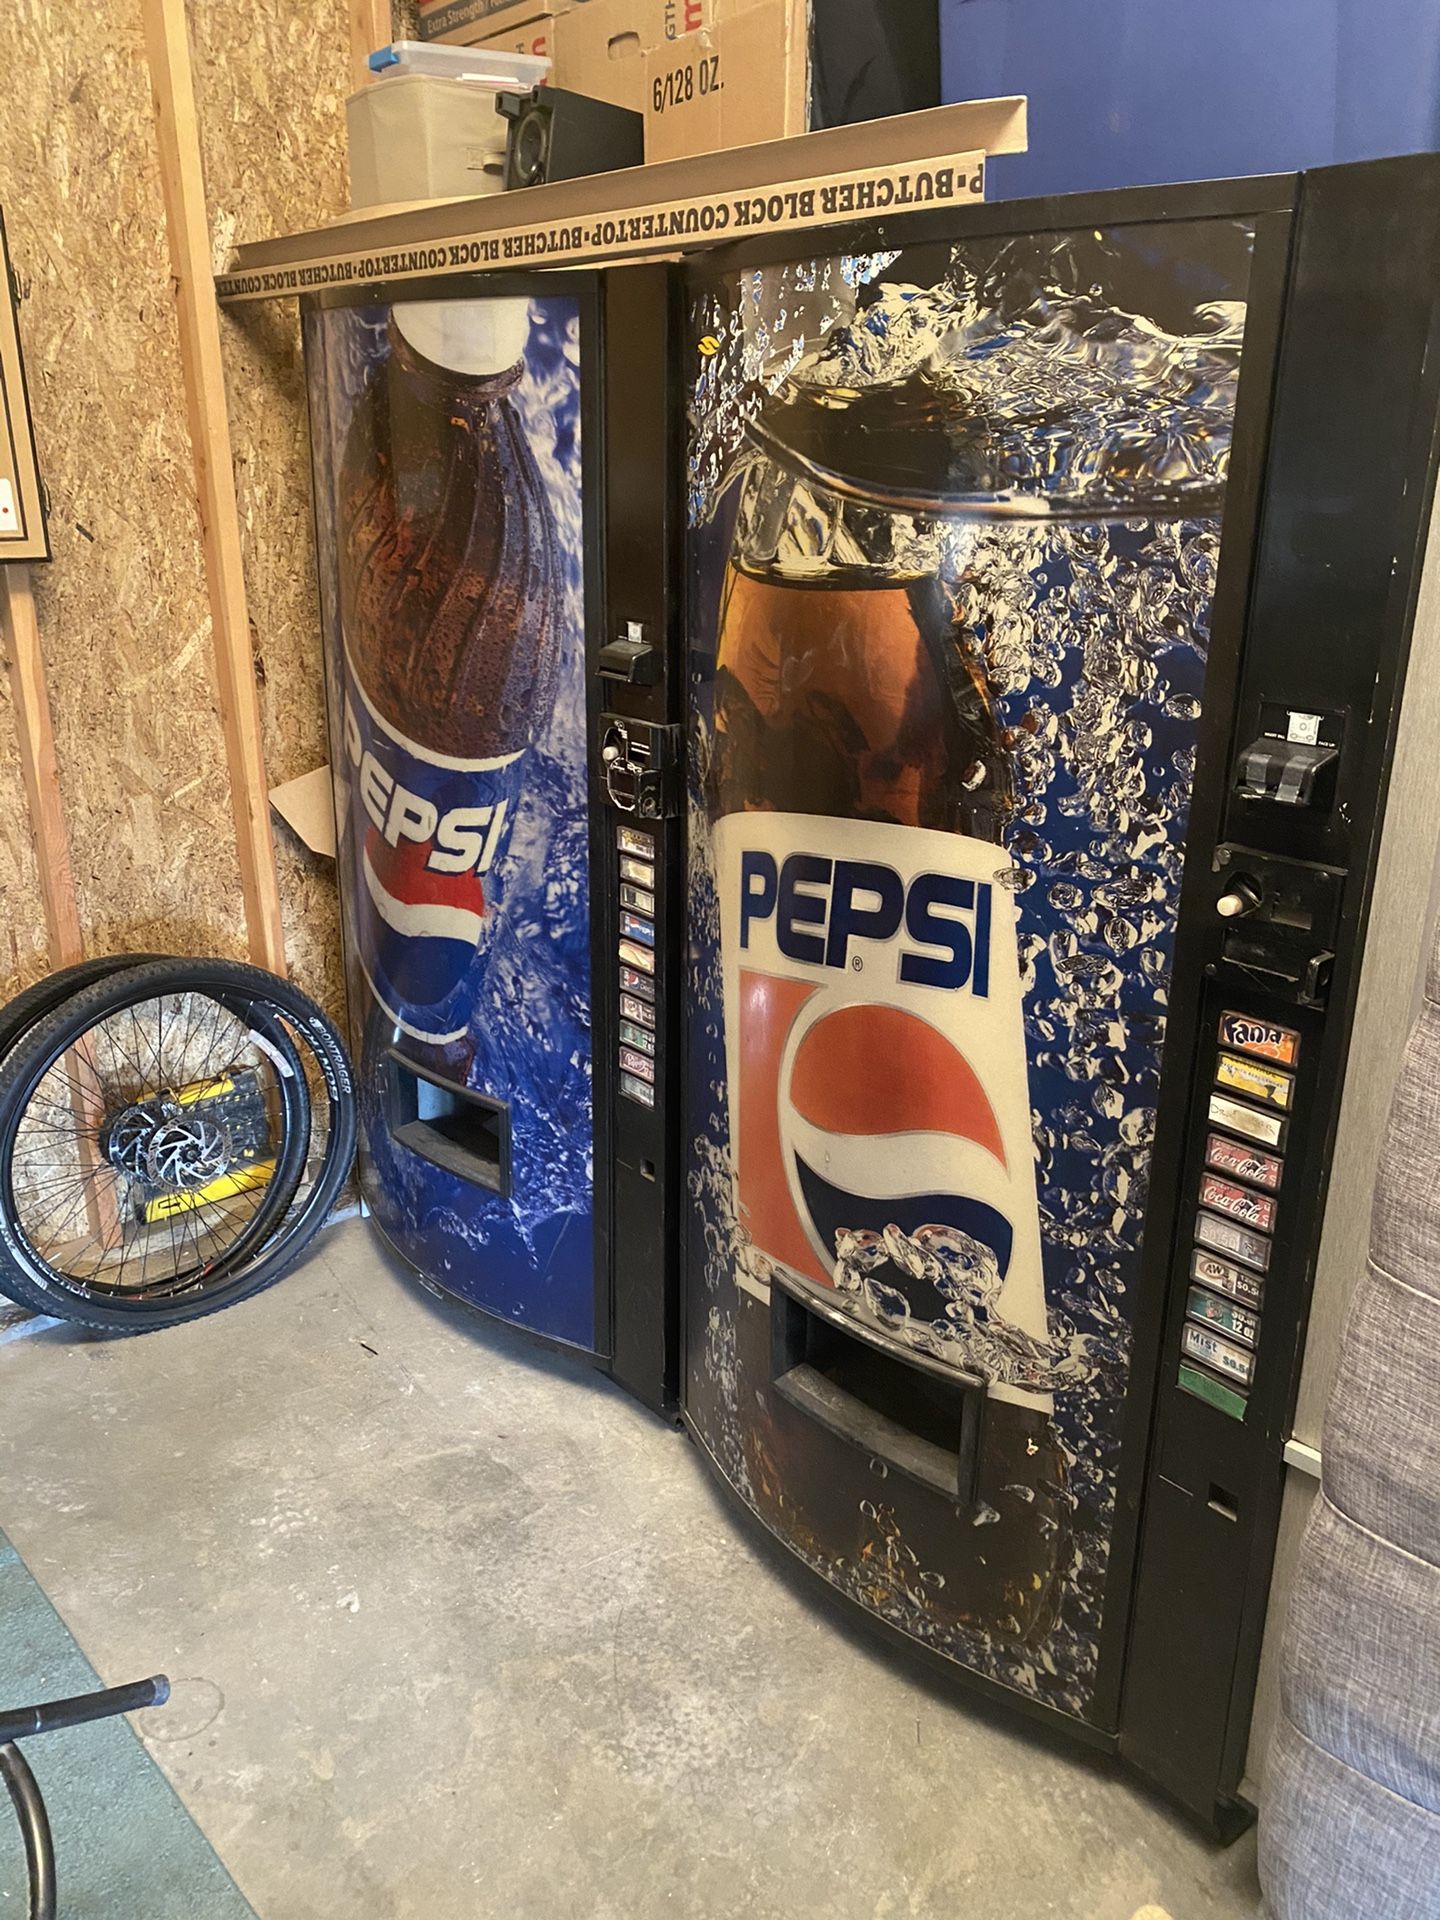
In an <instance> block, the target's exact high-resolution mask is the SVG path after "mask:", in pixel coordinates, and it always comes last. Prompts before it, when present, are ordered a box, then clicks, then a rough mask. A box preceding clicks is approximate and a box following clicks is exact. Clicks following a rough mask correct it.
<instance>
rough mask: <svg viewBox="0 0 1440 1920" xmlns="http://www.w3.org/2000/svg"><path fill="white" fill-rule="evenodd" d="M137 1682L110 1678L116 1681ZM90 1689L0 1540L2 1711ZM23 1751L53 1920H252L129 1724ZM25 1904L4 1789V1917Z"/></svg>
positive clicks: (54, 1618) (108, 1724)
mask: <svg viewBox="0 0 1440 1920" xmlns="http://www.w3.org/2000/svg"><path fill="white" fill-rule="evenodd" d="M157 1664H159V1663H157ZM141 1678H143V1675H141V1674H139V1673H117V1674H111V1675H108V1676H107V1679H108V1681H110V1682H112V1683H116V1684H118V1683H119V1682H121V1681H126V1680H138V1679H141ZM97 1684H99V1683H98V1680H97V1677H96V1674H95V1672H94V1670H93V1669H92V1668H91V1666H90V1663H89V1662H88V1661H87V1660H86V1658H85V1656H84V1654H83V1653H81V1651H80V1649H79V1647H77V1646H76V1644H75V1642H74V1641H73V1640H72V1639H71V1637H70V1635H69V1633H68V1632H67V1631H66V1628H65V1623H64V1622H63V1621H62V1620H61V1618H60V1616H59V1614H58V1613H56V1611H55V1609H54V1608H53V1607H52V1606H51V1605H50V1602H49V1601H48V1600H47V1599H46V1598H45V1595H44V1594H43V1593H42V1592H41V1591H40V1589H39V1587H38V1586H36V1584H35V1582H34V1580H32V1579H31V1577H30V1575H29V1573H28V1572H27V1571H26V1568H25V1565H24V1563H23V1561H22V1560H21V1559H20V1556H19V1555H18V1554H17V1553H16V1551H15V1549H14V1548H13V1547H12V1546H11V1545H10V1542H9V1541H8V1540H7V1539H6V1538H5V1536H4V1534H3V1533H0V1706H20V1705H25V1704H28V1703H29V1702H31V1701H35V1700H50V1699H55V1698H60V1697H63V1696H64V1695H66V1694H72V1693H84V1692H85V1691H86V1690H87V1688H90V1687H93V1686H96V1685H97ZM162 1711H163V1709H162ZM22 1751H23V1752H24V1754H25V1757H26V1759H27V1760H28V1761H29V1762H30V1765H31V1767H32V1768H33V1769H34V1772H35V1777H36V1779H37V1780H38V1781H39V1782H40V1787H41V1791H42V1792H43V1793H44V1795H45V1803H46V1806H47V1807H48V1809H49V1813H50V1825H51V1828H52V1830H53V1832H54V1835H55V1852H56V1856H57V1859H58V1883H59V1891H60V1902H59V1905H60V1920H122V1916H123V1920H141V1916H143V1917H144V1920H255V1913H254V1909H253V1908H252V1907H251V1906H250V1904H249V1902H248V1901H247V1900H245V1899H244V1898H242V1896H241V1894H240V1892H239V1890H238V1889H237V1887H236V1885H235V1883H234V1881H233V1880H232V1879H231V1878H230V1876H229V1874H228V1873H227V1872H226V1871H225V1869H224V1867H222V1866H221V1864H220V1861H219V1859H218V1858H217V1856H216V1854H215V1852H214V1850H213V1849H212V1847H211V1846H210V1843H209V1841H208V1840H206V1838H205V1836H204V1834H203V1833H201V1831H200V1829H199V1828H198V1827H197V1826H196V1825H195V1822H194V1821H193V1820H192V1819H191V1818H190V1816H189V1814H188V1813H187V1812H186V1811H185V1809H184V1807H183V1806H182V1805H181V1804H180V1802H179V1800H178V1799H177V1798H176V1797H175V1793H174V1790H173V1789H172V1788H171V1786H170V1783H169V1781H168V1780H166V1778H165V1776H164V1774H163V1773H161V1771H160V1769H159V1768H158V1767H157V1766H156V1765H155V1763H154V1761H153V1760H152V1759H151V1758H150V1756H149V1754H147V1753H146V1751H145V1749H144V1747H143V1746H142V1745H141V1743H140V1741H139V1739H138V1738H137V1736H136V1735H135V1734H134V1733H133V1732H132V1730H131V1728H130V1725H129V1723H128V1722H127V1721H125V1720H106V1721H102V1722H100V1723H98V1724H96V1725H93V1726H88V1727H72V1728H69V1729H67V1730H66V1731H65V1732H63V1733H50V1734H46V1735H44V1736H43V1737H42V1738H40V1739H35V1740H28V1741H26V1742H25V1743H24V1744H23V1747H22ZM25 1902H26V1879H25V1861H24V1854H23V1852H22V1850H21V1845H20V1830H19V1828H18V1827H17V1826H16V1824H15V1820H14V1817H13V1815H12V1814H11V1812H10V1803H9V1800H8V1798H7V1797H6V1796H5V1794H4V1792H3V1789H0V1916H5V1915H9V1914H14V1915H16V1916H17V1920H18V1917H19V1916H20V1915H22V1914H24V1913H25V1912H26V1910H27V1909H26V1904H25Z"/></svg>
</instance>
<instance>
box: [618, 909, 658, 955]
mask: <svg viewBox="0 0 1440 1920" xmlns="http://www.w3.org/2000/svg"><path fill="white" fill-rule="evenodd" d="M620 931H621V933H623V934H624V935H625V938H626V939H627V940H640V941H643V942H644V944H645V945H646V946H647V947H653V946H654V944H655V922H654V921H653V920H642V919H641V918H640V916H639V915H638V914H634V913H622V914H621V916H620Z"/></svg>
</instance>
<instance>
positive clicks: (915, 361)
mask: <svg viewBox="0 0 1440 1920" xmlns="http://www.w3.org/2000/svg"><path fill="white" fill-rule="evenodd" d="M1247 193H1248V194H1249V197H1248V198H1247V197H1246V196H1247ZM1283 205H1284V201H1283V199H1281V198H1280V196H1279V194H1278V192H1277V190H1276V188H1275V185H1274V183H1259V184H1258V185H1255V186H1251V187H1250V188H1248V189H1247V188H1245V187H1243V186H1242V187H1241V189H1240V190H1239V191H1238V192H1237V193H1236V194H1235V195H1233V196H1232V198H1231V200H1230V201H1229V202H1228V203H1227V201H1226V200H1225V198H1224V196H1223V195H1222V194H1218V193H1212V194H1209V195H1206V194H1205V193H1203V192H1198V191H1197V192H1196V193H1195V194H1192V195H1191V197H1190V203H1189V211H1188V217H1174V216H1176V215H1177V214H1186V213H1187V209H1186V205H1185V201H1184V193H1183V190H1182V192H1181V193H1180V194H1178V195H1175V196H1172V197H1171V198H1170V200H1169V201H1168V202H1167V203H1166V205H1165V206H1164V207H1163V208H1162V207H1159V206H1157V204H1156V203H1155V202H1154V201H1153V200H1152V201H1151V202H1150V203H1149V206H1148V208H1147V206H1146V203H1145V201H1144V200H1143V198H1142V197H1141V196H1129V197H1127V198H1126V199H1125V201H1124V203H1123V205H1119V206H1115V207H1112V208H1110V209H1105V207H1104V203H1103V202H1101V201H1098V200H1097V201H1093V202H1091V203H1089V206H1088V207H1087V206H1085V205H1080V206H1078V207H1075V208H1074V209H1073V210H1072V209H1070V208H1067V207H1066V204H1065V203H1064V202H1060V203H1056V209H1055V211H1052V209H1049V208H1047V209H1045V210H1044V211H1045V212H1049V213H1051V218H1049V219H1047V220H1042V221H1040V222H1038V223H1037V224H1035V225H1033V226H1030V225H1027V223H1026V219H1025V212H1024V210H1020V211H1018V212H1017V210H1016V209H1013V208H990V209H977V210H975V211H974V212H973V214H972V215H970V216H968V217H962V218H957V217H956V216H953V215H952V216H945V217H944V218H943V219H942V217H941V216H930V217H928V218H927V220H926V223H925V226H924V230H923V231H921V230H920V229H918V228H917V227H915V225H914V224H913V223H912V224H911V225H910V226H909V227H907V226H906V224H905V223H903V222H893V223H891V224H890V225H889V226H888V227H887V230H886V233H885V237H884V250H883V251H882V250H879V249H878V245H876V246H875V247H873V248H872V250H870V251H865V252H859V251H857V252H850V253H840V252H816V253H815V254H813V255H809V256H807V257H803V258H802V257H798V256H796V255H795V254H794V251H793V249H792V252H791V255H790V257H785V258H782V257H777V253H776V249H775V247H774V246H773V245H772V249H771V251H770V253H769V254H768V255H766V254H757V255H756V257H755V259H754V260H753V261H745V260H742V261H740V262H739V263H738V264H737V263H735V262H733V261H729V260H727V262H726V264H725V265H724V266H723V267H722V268H707V267H706V266H704V265H703V264H701V265H697V266H696V267H695V268H693V269H692V270H691V272H690V276H689V280H688V293H687V297H688V339H687V341H686V342H685V346H684V350H685V353H686V356H687V357H686V360H685V364H684V369H683V379H684V384H685V391H686V399H687V401H688V405H689V418H690V423H691V438H690V446H689V479H690V492H689V512H690V524H689V532H688V542H689V545H688V560H687V593H688V614H687V622H688V638H689V649H690V655H689V658H690V670H691V671H690V683H691V698H692V712H691V716H690V807H691V821H692V833H691V841H690V864H689V875H688V885H689V912H690V943H689V955H690V979H689V982H688V1000H689V1008H690V1022H689V1041H688V1048H689V1058H688V1069H687V1072H688V1079H687V1085H688V1088H689V1094H688V1113H687V1121H688V1127H687V1133H688V1140H687V1150H688V1154H689V1179H690V1186H691V1190H692V1192H693V1193H694V1194H695V1195H696V1196H697V1201H698V1203H697V1205H696V1206H695V1208H694V1210H693V1212H692V1216H691V1219H690V1222H689V1244H688V1247H687V1253H686V1273H685V1287H686V1311H685V1326H686V1331H687V1343H686V1350H685V1364H684V1376H683V1394H684V1406H685V1410H686V1415H687V1418H688V1420H689V1423H690V1425H691V1427H692V1429H693V1431H694V1433H695V1435H696V1437H697V1438H698V1439H699V1441H700V1443H701V1444H702V1446H703V1447H704V1449H705V1450H706V1451H707V1452H708V1454H709V1455H710V1457H711V1459H712V1460H713V1462H714V1464H715V1466H716V1467H717V1469H718V1470H719V1472H720V1473H722V1474H723V1475H724V1477H725V1478H726V1479H727V1480H728V1481H729V1482H730V1484H731V1485H732V1487H733V1488H734V1489H735V1491H736V1492H737V1493H738V1495H739V1496H740V1498H741V1499H742V1501H744V1502H745V1503H746V1504H747V1505H748V1506H749V1507H750V1508H752V1509H753V1511H754V1512H755V1513H756V1514H757V1515H758V1516H759V1518H760V1519H761V1520H763V1522H764V1523H765V1524H766V1525H767V1526H768V1527H769V1528H770V1529H771V1530H772V1531H773V1532H774V1533H775V1534H777V1535H778V1536H779V1537H780V1538H781V1539H782V1540H783V1541H785V1542H786V1543H787V1544H788V1545H789V1546H790V1547H791V1548H792V1549H793V1550H794V1552H796V1553H797V1554H798V1555H799V1556H800V1557H801V1558H802V1559H803V1560H804V1561H806V1562H807V1563H808V1564H809V1565H810V1566H811V1567H812V1568H813V1569H814V1570H815V1572H816V1573H818V1574H819V1575H820V1576H821V1577H822V1578H823V1579H824V1580H826V1581H827V1582H829V1583H830V1585H831V1586H832V1587H833V1588H835V1589H837V1590H838V1591H839V1593H840V1594H842V1595H843V1596H845V1597H846V1598H847V1599H848V1600H850V1601H851V1602H853V1603H854V1604H855V1605H857V1606H859V1607H861V1608H863V1609H865V1610H866V1611H868V1612H869V1613H871V1614H872V1615H874V1616H876V1617H877V1618H878V1619H879V1620H880V1621H882V1622H883V1623H885V1625H886V1626H888V1627H889V1628H891V1629H894V1630H896V1631H897V1632H898V1633H899V1634H901V1635H903V1636H904V1637H905V1638H906V1640H907V1641H908V1642H909V1643H911V1644H912V1645H918V1646H919V1647H920V1648H922V1649H924V1650H926V1651H927V1652H928V1653H929V1654H932V1655H938V1656H940V1657H941V1658H943V1659H944V1660H945V1661H946V1662H948V1663H951V1665H952V1670H953V1669H964V1670H966V1671H968V1673H969V1675H970V1676H971V1677H972V1678H973V1679H974V1680H975V1681H976V1682H977V1683H978V1684H980V1685H982V1686H987V1687H989V1688H990V1689H992V1690H994V1691H997V1692H999V1693H1001V1694H1003V1696H1004V1697H1006V1698H1008V1699H1010V1700H1012V1701H1015V1702H1019V1703H1021V1704H1024V1705H1026V1706H1029V1707H1031V1708H1033V1709H1034V1710H1036V1711H1039V1712H1046V1713H1049V1714H1052V1715H1063V1716H1064V1717H1065V1718H1066V1720H1067V1721H1068V1722H1069V1724H1070V1725H1071V1726H1072V1727H1073V1728H1076V1729H1077V1730H1080V1731H1082V1732H1083V1733H1085V1734H1086V1735H1087V1736H1088V1737H1090V1738H1092V1739H1094V1740H1096V1741H1098V1742H1101V1743H1113V1740H1114V1736H1115V1731H1116V1727H1117V1723H1118V1710H1119V1689H1120V1680H1121V1672H1122V1665H1123V1649H1124V1636H1125V1624H1126V1612H1127V1607H1128V1600H1129V1581H1130V1577H1131V1570H1132V1566H1133V1553H1134V1523H1135V1513H1136V1507H1137V1502H1138V1484H1139V1480H1140V1478H1141V1476H1142V1475H1143V1470H1144V1459H1145V1435H1146V1428H1147V1424H1148V1418H1149V1407H1150V1392H1151V1386H1152V1373H1153V1356H1146V1355H1142V1356H1141V1357H1140V1359H1139V1360H1137V1351H1136V1343H1135V1337H1134V1336H1135V1326H1136V1319H1137V1311H1141V1305H1140V1303H1141V1302H1142V1299H1143V1298H1144V1297H1145V1295H1146V1291H1147V1287H1148V1288H1149V1290H1150V1292H1151V1294H1152V1295H1153V1294H1154V1293H1155V1289H1156V1288H1159V1289H1161V1290H1163V1288H1164V1285H1165V1271H1164V1270H1165V1262H1166V1259H1167V1257H1168V1250H1169V1230H1168V1229H1169V1222H1170V1219H1171V1215H1170V1212H1169V1208H1170V1204H1171V1203H1170V1200H1169V1197H1168V1196H1167V1195H1165V1194H1161V1195H1159V1196H1158V1197H1157V1199H1156V1202H1155V1204H1154V1205H1151V1206H1149V1208H1148V1212H1147V1201H1148V1199H1149V1186H1150V1178H1151V1173H1152V1159H1153V1154H1154V1147H1155V1137H1156V1121H1157V1108H1158V1105H1159V1099H1160V1086H1161V1074H1162V1065H1163V1062H1164V1058H1165V1050H1166V1034H1167V1013H1168V1010H1169V1002H1170V992H1171V984H1172V974H1173V969H1174V962H1175V948H1176V930H1177V920H1178V915H1179V907H1180V897H1181V880H1182V871H1183V868H1184V865H1185V856H1186V843H1187V824H1188V822H1189V819H1190V816H1191V812H1192V806H1193V805H1194V804H1195V803H1196V793H1195V785H1194V783H1195V774H1196V763H1197V751H1198V750H1199V748H1200V745H1201V741H1202V733H1203V731H1204V729H1205V728H1206V727H1207V724H1208V725H1209V726H1210V728H1211V729H1212V731H1214V730H1218V734H1219V737H1221V738H1223V737H1224V735H1225V730H1226V728H1228V724H1229V702H1230V699H1231V682H1232V679H1233V672H1234V664H1235V660H1236V657H1237V655H1238V648H1239V635H1238V621H1239V616H1240V613H1241V611H1242V608H1243V589H1242V590H1241V591H1240V592H1239V594H1238V595H1232V597H1231V599H1230V600H1229V601H1228V603H1226V605H1225V606H1223V607H1222V606H1219V605H1217V600H1216V591H1217V580H1218V579H1219V577H1220V573H1219V569H1220V565H1221V554H1222V548H1224V549H1226V553H1225V562H1226V568H1227V577H1234V578H1235V579H1237V580H1239V581H1241V582H1243V580H1244V577H1245V561H1246V554H1247V549H1248V543H1249V540H1250V537H1251V523H1252V521H1253V514H1254V501H1253V496H1252V494H1251V493H1250V491H1249V488H1248V486H1247V488H1246V489H1244V490H1242V491H1243V492H1244V493H1245V497H1244V498H1243V499H1241V500H1240V502H1239V504H1238V507H1237V506H1236V504H1235V502H1234V501H1232V502H1230V511H1228V512H1227V486H1228V482H1229V474H1230V454H1231V447H1232V441H1233V440H1234V438H1235V422H1236V413H1237V404H1238V405H1242V406H1248V407H1250V408H1252V409H1253V411H1254V413H1255V416H1256V419H1257V421H1260V422H1263V413H1264V407H1265V400H1266V395H1267V393H1268V388H1269V381H1270V374H1271V358H1272V350H1273V331H1274V314H1273V311H1271V309H1273V307H1274V306H1275V304H1276V301H1277V297H1278V295H1277V290H1278V286H1279V283H1280V276H1281V271H1282V267H1281V263H1282V262H1283V256H1284V247H1285V241H1286V228H1287V223H1286V220H1285V219H1284V217H1283V214H1280V213H1274V212H1272V211H1271V209H1272V208H1274V207H1276V206H1279V207H1282V208H1283ZM1092 208H1093V210H1094V214H1095V217H1094V218H1091V217H1089V215H1090V209H1092ZM1031 211H1032V218H1033V210H1031ZM1056 211H1058V213H1061V214H1063V213H1067V212H1072V211H1073V218H1071V219H1063V218H1057V217H1055V212H1056ZM1106 211H1108V212H1109V213H1110V218H1109V219H1106V218H1105V217H1104V214H1105V212H1106ZM1162 216H1163V217H1162ZM907 232H908V233H914V234H915V236H916V237H915V239H914V242H913V243H912V244H907V242H906V238H905V235H906V234H907ZM827 244H828V243H827ZM1256 287H1259V288H1260V289H1261V290H1262V291H1263V294H1264V300H1263V301H1262V305H1263V306H1264V307H1265V308H1266V311H1265V312H1264V313H1263V314H1262V315H1261V319H1260V322H1259V323H1258V325H1254V326H1253V331H1254V333H1255V335H1256V338H1255V340H1254V342H1253V349H1254V357H1255V364H1254V366H1253V368H1252V366H1251V365H1250V356H1251V352H1252V338H1251V335H1252V323H1253V315H1252V313H1251V301H1252V293H1253V291H1254V289H1255V288H1256ZM1242 367H1243V368H1244V369H1245V373H1244V376H1243V381H1242ZM1242 391H1243V393H1244V394H1245V395H1246V396H1247V398H1245V399H1244V400H1241V398H1240V396H1241V394H1242ZM1260 431H1262V433H1263V426H1262V427H1261V428H1260ZM1222 532H1223V539H1222ZM1232 544H1233V549H1234V550H1233V552H1232V551H1230V550H1229V549H1230V548H1231V547H1232ZM1222 628H1223V629H1224V631H1223V632H1222ZM1181 1045H1182V1056H1183V1051H1184V1042H1183V1040H1182V1043H1181ZM1185 1070H1186V1068H1185V1062H1184V1059H1183V1057H1182V1061H1181V1067H1180V1073H1181V1077H1182V1078H1183V1077H1184V1073H1185ZM1147 1219H1148V1223H1149V1224H1148V1229H1147ZM1153 1336H1154V1328H1153V1325H1152V1326H1151V1328H1150V1338H1151V1339H1152V1340H1153Z"/></svg>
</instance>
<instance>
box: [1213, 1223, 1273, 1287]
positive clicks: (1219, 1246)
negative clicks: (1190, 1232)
mask: <svg viewBox="0 0 1440 1920" xmlns="http://www.w3.org/2000/svg"><path fill="white" fill-rule="evenodd" d="M1195 1238H1196V1239H1197V1240H1198V1241H1199V1242H1200V1245H1201V1246H1202V1247H1210V1248H1212V1249H1213V1250H1214V1251H1215V1252H1216V1253H1228V1254H1229V1255H1230V1257H1231V1259H1232V1260H1239V1261H1240V1262H1241V1263H1242V1265H1244V1266H1247V1267H1254V1269H1255V1271H1256V1272H1257V1273H1264V1272H1265V1271H1266V1270H1267V1268H1268V1267H1269V1265H1270V1242H1269V1241H1268V1240H1267V1239H1266V1238H1265V1236H1264V1234H1263V1233H1251V1232H1250V1231H1249V1229H1248V1228H1246V1227H1242V1226H1239V1225H1238V1224H1237V1223H1236V1222H1235V1221H1234V1220H1222V1219H1221V1218H1220V1216H1219V1214H1217V1213H1197V1214H1196V1216H1195Z"/></svg>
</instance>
